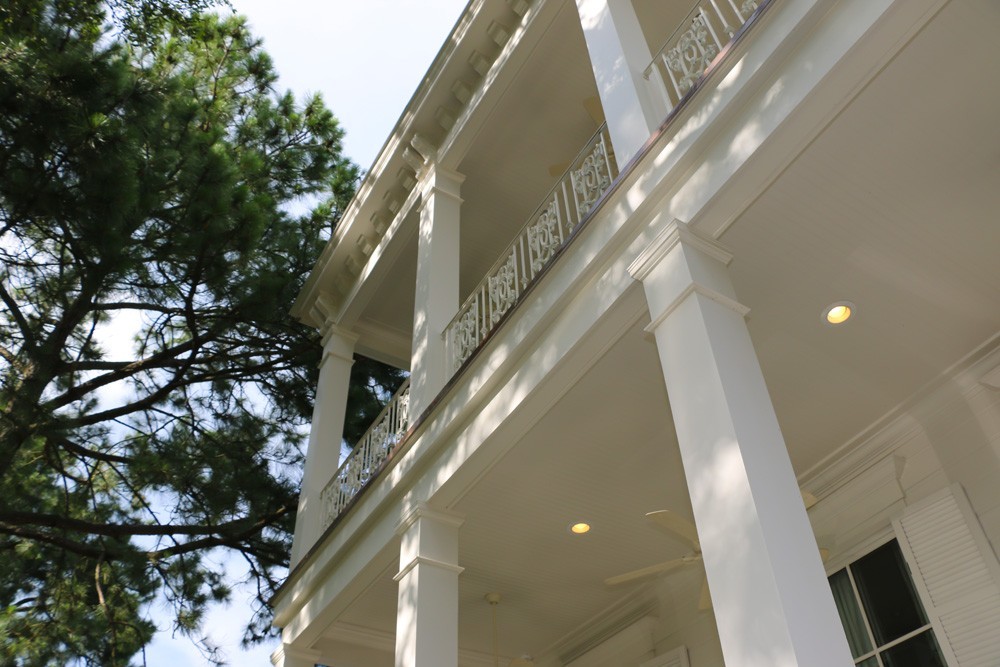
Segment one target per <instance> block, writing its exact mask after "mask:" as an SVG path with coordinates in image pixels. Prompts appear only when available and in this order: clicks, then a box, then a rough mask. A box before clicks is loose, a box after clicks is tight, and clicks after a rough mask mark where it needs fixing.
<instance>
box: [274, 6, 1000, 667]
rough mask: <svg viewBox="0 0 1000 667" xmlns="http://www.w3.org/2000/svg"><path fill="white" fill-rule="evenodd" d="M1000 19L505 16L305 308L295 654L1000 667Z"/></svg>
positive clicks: (291, 661)
mask: <svg viewBox="0 0 1000 667" xmlns="http://www.w3.org/2000/svg"><path fill="white" fill-rule="evenodd" d="M998 34H1000V3H998V2H997V1H996V0H950V1H949V0H769V1H768V0H758V1H757V2H754V1H753V0H746V1H744V0H472V1H471V2H470V3H469V6H468V7H467V8H466V10H465V12H464V14H463V15H462V17H461V19H460V20H459V22H458V23H457V25H456V26H455V28H454V30H453V32H452V33H451V36H450V37H449V38H448V40H447V42H446V43H445V44H444V46H443V47H442V49H441V51H440V53H439V55H438V57H437V59H436V60H435V61H434V64H433V65H432V66H431V69H430V71H429V72H428V73H427V76H426V77H425V78H424V80H423V82H422V83H421V85H420V87H419V88H418V89H417V91H416V92H415V93H414V95H413V98H412V99H411V101H410V103H409V104H408V106H407V107H406V109H404V110H403V113H402V115H401V117H400V120H399V123H398V124H397V125H396V127H395V129H394V130H393V132H392V134H391V135H390V136H389V138H388V139H387V141H386V144H385V146H384V148H383V149H382V152H381V154H380V155H379V157H378V159H377V160H376V162H375V164H374V165H373V166H372V168H371V170H370V172H369V173H368V175H367V176H366V178H365V180H364V182H363V183H362V185H361V187H360V189H359V191H358V194H357V197H356V198H355V199H354V201H353V202H352V203H351V204H350V206H349V207H348V210H347V211H346V214H345V216H344V219H343V221H342V223H341V224H340V226H339V227H338V228H337V230H336V232H335V235H334V238H333V239H332V240H331V242H330V243H329V245H328V246H327V247H326V249H325V251H324V252H323V254H322V256H321V257H320V258H319V260H318V261H317V264H316V267H315V269H314V271H313V273H312V275H311V277H310V279H309V281H308V283H307V285H306V287H305V289H304V290H303V292H302V294H301V296H300V297H299V300H298V302H297V304H296V307H295V312H294V315H295V316H296V317H298V318H299V319H301V320H302V321H303V322H305V323H307V324H309V325H311V326H314V327H317V328H319V329H320V330H321V331H322V332H323V335H324V345H325V352H326V354H325V355H324V361H323V364H322V366H321V370H320V381H319V382H320V384H319V388H318V393H317V402H316V409H315V416H314V421H313V430H312V435H311V439H310V444H309V451H308V458H307V462H306V469H305V479H304V484H303V490H302V497H301V501H300V507H299V510H300V511H299V518H298V524H297V527H296V535H295V545H294V548H293V553H292V570H291V573H290V575H289V578H288V581H287V583H286V584H285V586H284V587H283V589H282V590H281V591H280V592H279V593H278V595H277V596H276V598H275V600H274V603H275V605H276V615H275V623H276V625H277V626H279V627H281V628H282V645H281V647H280V648H279V649H278V650H277V651H276V652H275V654H274V656H273V662H274V664H275V665H279V666H284V667H308V666H312V665H314V664H321V665H328V666H330V667H358V666H365V667H369V666H371V667H380V666H382V665H386V666H391V665H396V666H398V667H456V666H459V665H461V666H469V667H474V666H478V665H483V666H487V665H496V664H499V665H504V666H507V665H522V666H526V665H532V664H533V665H537V666H539V667H543V666H553V667H554V666H560V665H567V666H572V667H640V666H642V667H654V666H660V667H663V666H666V665H671V666H680V665H691V666H692V667H716V666H721V665H727V666H729V667H737V666H738V667H765V666H766V667H775V666H778V667H791V666H793V665H794V666H799V667H832V666H838V667H842V666H847V665H851V664H859V665H863V666H864V667H871V666H874V665H881V666H882V667H912V666H916V667H937V666H942V665H946V666H947V667H968V666H973V665H975V666H982V667H996V666H997V665H1000V566H998V562H997V558H996V551H997V548H998V546H1000V75H998V72H1000V39H998V38H997V35H998ZM399 50H400V57H405V45H399ZM837 305H842V306H846V308H840V309H838V310H835V311H834V312H833V313H832V315H831V317H832V318H833V319H837V317H836V316H837V315H840V317H843V316H845V315H847V314H849V315H850V317H849V319H847V320H846V321H844V322H842V323H840V324H832V323H830V322H828V321H827V315H828V311H830V309H831V308H832V307H834V306H837ZM848 309H849V313H848ZM354 354H362V355H366V356H370V357H373V358H375V359H379V360H381V361H384V362H387V363H390V364H393V365H395V366H396V367H399V368H405V369H407V370H409V372H410V380H409V382H408V384H407V385H405V386H404V388H403V389H402V390H401V392H400V393H399V394H398V395H397V397H396V398H395V399H394V400H393V402H392V403H391V404H390V406H389V407H388V408H387V410H386V412H385V413H384V416H383V417H382V418H380V419H379V420H378V421H377V422H376V423H375V424H373V425H372V429H371V431H370V432H369V434H368V435H367V436H366V437H365V439H364V440H363V441H362V442H361V443H358V444H357V446H356V447H355V449H354V452H353V454H352V455H351V457H350V458H348V460H347V461H346V462H345V463H344V465H343V466H340V467H339V469H338V456H339V452H340V440H341V434H342V426H343V418H344V406H345V397H346V390H347V383H348V376H349V368H350V364H351V359H352V356H353V355H354ZM647 514H650V516H648V517H647ZM579 523H586V524H589V531H588V532H584V533H581V534H577V533H575V532H573V531H572V530H571V529H570V527H571V526H573V525H575V524H579ZM577 530H584V528H583V527H578V528H577ZM703 582H704V583H703ZM495 594H498V595H495ZM497 600H499V603H498V604H496V602H497Z"/></svg>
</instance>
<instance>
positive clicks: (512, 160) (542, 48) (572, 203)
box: [314, 0, 760, 527]
mask: <svg viewBox="0 0 1000 667" xmlns="http://www.w3.org/2000/svg"><path fill="white" fill-rule="evenodd" d="M634 7H635V10H636V16H637V18H638V19H639V21H640V26H641V28H642V33H643V49H644V50H645V51H647V52H648V53H649V54H652V55H650V57H649V62H648V65H646V67H645V69H644V70H643V72H642V74H643V83H642V85H643V86H645V87H646V92H647V93H648V99H649V100H651V101H652V104H654V105H655V106H656V109H657V110H656V111H655V113H656V114H658V115H659V116H661V117H662V118H663V119H664V120H668V119H669V118H670V117H671V115H672V114H674V113H676V111H677V110H678V109H679V108H680V107H682V106H683V105H684V104H686V103H687V101H688V99H689V98H691V97H692V96H693V95H695V94H696V92H697V90H696V84H697V82H698V81H699V80H700V79H701V78H702V77H703V76H704V75H705V74H706V71H707V70H708V69H709V68H710V67H712V65H713V62H716V61H721V60H722V56H723V55H724V51H725V50H726V49H727V47H728V45H729V44H730V43H731V42H732V41H733V40H734V39H736V38H739V37H740V36H741V35H742V34H743V32H745V31H746V30H747V28H748V27H749V25H750V23H752V19H754V18H755V17H756V16H757V15H758V14H759V10H760V8H759V7H758V3H757V2H753V1H752V0H748V1H742V2H739V3H737V2H735V1H734V0H700V2H697V3H692V4H691V5H690V6H686V7H683V8H681V7H680V6H679V5H673V4H671V5H670V6H669V7H668V6H667V5H665V4H663V3H649V2H636V3H635V4H634ZM519 8H523V7H521V5H520V4H519V3H511V4H510V5H509V6H508V7H507V9H506V11H504V9H502V8H501V9H500V10H499V16H498V17H497V18H494V19H492V20H491V22H489V26H490V28H489V29H487V31H486V32H487V37H488V39H490V40H492V44H489V43H487V44H483V43H477V44H476V47H477V48H474V49H473V51H472V55H471V56H470V57H469V58H468V59H467V62H463V63H459V64H457V65H456V64H455V63H454V62H444V63H442V64H440V69H441V70H442V71H441V72H438V74H439V76H440V77H441V79H442V81H444V82H445V83H442V84H440V85H441V86H445V85H446V82H447V81H448V79H449V78H451V79H453V83H452V84H451V85H450V86H447V87H448V88H449V94H448V95H446V96H445V98H444V99H441V100H435V102H437V101H441V104H440V106H438V107H437V109H436V110H435V112H434V113H433V114H432V116H433V119H432V122H427V120H431V119H427V120H425V122H423V123H420V122H415V123H414V125H415V127H414V130H415V132H414V134H413V138H412V140H411V142H410V145H409V146H405V147H404V148H402V149H401V151H400V152H401V155H402V158H401V161H400V165H401V166H400V167H399V168H398V170H396V166H395V165H388V164H387V165H383V173H384V174H385V175H384V176H383V177H382V178H381V179H380V180H378V181H376V182H373V183H366V185H365V186H363V187H362V193H361V196H360V197H359V202H356V204H357V209H356V210H355V211H354V215H355V217H356V218H367V219H368V222H369V224H370V225H371V229H367V227H366V225H365V224H362V223H359V222H358V221H357V220H354V221H353V222H354V225H353V226H354V227H360V228H361V231H360V232H358V234H357V236H356V238H355V239H353V241H352V242H351V241H347V240H346V239H345V240H342V241H341V245H342V246H345V247H343V248H339V249H338V250H339V251H340V252H341V253H342V254H343V256H344V260H343V261H342V262H341V263H339V265H336V266H337V271H339V273H338V272H336V271H333V270H331V273H334V274H335V275H329V276H327V277H326V281H327V282H328V283H329V286H328V287H327V288H326V290H325V291H326V292H327V297H328V298H333V299H335V300H337V301H340V302H342V303H343V306H342V309H341V311H340V313H339V319H340V320H341V322H347V323H348V324H349V328H350V329H352V330H353V331H354V332H356V333H357V334H358V335H359V341H358V348H357V351H358V352H360V353H362V354H365V355H367V356H371V357H373V358H376V359H379V360H381V361H383V362H386V363H389V364H391V365H394V366H396V367H399V368H404V369H410V361H411V355H412V354H413V350H414V345H415V344H414V313H415V311H417V310H418V309H417V308H416V306H417V305H418V304H417V298H418V297H417V288H416V282H417V262H418V261H419V260H418V255H419V252H418V246H419V235H418V233H417V231H418V229H419V228H420V215H421V213H420V197H421V194H420V187H419V185H418V183H417V180H418V178H419V176H420V172H421V168H422V167H423V165H424V164H426V162H427V161H429V160H431V159H433V160H435V161H436V162H437V163H439V164H441V165H444V166H446V167H447V168H448V169H449V170H451V171H453V172H455V173H457V174H458V175H460V177H461V179H462V180H461V199H462V203H461V214H460V217H461V221H462V222H461V224H460V241H459V245H458V256H459V258H458V267H459V269H458V291H459V294H460V295H461V304H460V305H459V306H458V308H457V311H456V312H455V313H454V317H453V318H452V319H451V321H450V323H448V324H447V326H446V327H445V329H444V331H443V332H442V333H441V336H442V337H443V342H444V345H445V348H446V358H445V361H444V365H445V369H444V373H445V376H446V377H450V376H451V375H452V374H454V373H456V372H458V371H459V370H460V369H461V368H462V366H463V364H465V363H466V362H467V361H468V360H469V359H470V357H472V356H473V355H474V354H475V352H476V350H477V349H478V348H480V347H481V346H482V345H484V344H486V343H487V342H488V340H489V339H490V337H491V335H492V334H493V332H494V331H495V330H496V329H497V327H499V326H501V325H502V323H503V321H504V320H505V316H506V315H507V314H508V313H509V312H511V310H512V309H513V308H515V307H516V305H517V303H518V302H519V300H520V299H522V298H523V297H524V295H525V294H526V292H527V291H529V290H530V288H531V286H532V285H533V284H534V283H535V282H537V281H538V280H540V279H541V278H542V277H543V275H544V273H545V272H546V271H547V269H548V267H549V266H550V265H551V264H552V263H553V262H554V261H556V260H557V258H558V256H559V255H560V253H561V252H563V250H564V249H565V248H566V247H567V246H568V244H569V243H570V242H571V240H572V239H573V237H574V236H575V235H576V234H577V233H578V232H579V230H580V228H581V226H582V225H583V224H584V223H585V221H586V219H587V218H588V215H589V214H590V212H591V211H592V210H593V209H594V207H595V205H596V204H597V203H598V202H599V201H600V199H601V197H602V195H603V194H604V193H605V192H606V191H607V190H608V189H609V188H610V187H611V186H612V184H613V183H614V181H615V179H617V178H618V176H619V171H620V169H621V167H622V166H623V165H620V164H619V160H618V159H617V156H616V151H615V148H614V143H613V137H612V135H611V133H610V132H609V130H608V126H607V123H606V122H605V115H604V109H603V106H602V103H601V96H600V94H599V92H600V91H599V90H598V87H597V83H596V82H595V78H594V73H593V71H592V68H591V56H590V55H589V53H588V45H587V43H586V40H585V37H584V33H583V29H582V27H581V19H580V16H579V14H578V12H577V8H576V7H575V6H574V3H572V2H546V3H539V5H536V6H533V7H532V8H531V10H525V13H524V14H518V12H517V10H518V9H519ZM484 11H485V10H484ZM517 21H521V24H520V25H519V26H518V27H517V28H514V27H513V26H514V25H516V24H517ZM515 41H516V42H517V43H516V47H517V48H516V49H514V48H513V47H514V46H515V44H514V43H513V42H515ZM451 46H453V47H454V48H456V50H457V49H458V45H454V44H453V45H451ZM446 52H447V47H446V49H445V51H443V53H446ZM452 55H454V54H452ZM487 56H489V57H492V58H493V62H492V64H491V63H490V62H489V58H488V57H487ZM454 59H455V58H453V60H454ZM449 67H450V68H451V70H450V71H448V68H449ZM445 71H447V74H445ZM432 72H433V68H432ZM470 72H471V74H470ZM477 79H478V82H477ZM477 83H478V85H479V86H480V88H478V89H477V88H476V85H477ZM501 85H503V86H506V87H505V88H504V90H503V94H502V95H499V94H498V95H497V97H496V99H495V100H493V99H490V93H491V90H492V87H495V86H501ZM439 87H440V86H439ZM390 142H391V140H390ZM385 159H386V157H385V156H384V155H383V157H382V158H380V160H382V161H385ZM378 166H379V163H376V167H378ZM394 170H396V171H394ZM380 190H381V191H380ZM380 235H381V238H379V237H380ZM345 241H346V242H345ZM331 265H333V263H331ZM331 291H332V292H333V293H331ZM314 317H315V316H314ZM427 404H428V401H426V400H425V401H424V403H422V404H421V405H420V408H426V406H427ZM410 406H411V404H410V385H409V382H407V383H406V385H405V386H404V387H403V388H402V389H401V390H400V392H399V393H398V394H397V395H396V396H395V397H393V398H392V400H391V401H390V402H389V405H388V406H387V408H386V411H385V412H384V413H383V414H382V415H381V416H380V417H379V418H378V419H377V420H376V421H375V423H374V424H373V425H372V427H371V429H370V431H369V433H368V435H366V436H365V438H363V440H362V441H361V442H360V443H357V444H355V446H354V447H353V449H352V452H351V454H350V456H348V458H347V459H346V460H345V461H344V462H343V464H342V466H341V468H340V469H339V470H338V471H337V472H336V474H333V475H332V477H330V478H329V479H330V481H329V482H328V483H327V484H326V485H325V486H324V488H323V491H322V508H323V509H322V512H323V518H322V526H323V527H326V526H328V525H330V523H331V522H333V521H334V520H335V519H336V517H337V516H339V515H340V514H341V513H342V512H344V511H346V509H347V508H348V507H349V506H350V504H351V502H352V500H353V498H354V496H355V495H357V494H358V493H360V492H361V491H362V490H363V489H364V488H365V487H366V485H367V484H369V483H370V482H371V480H373V479H374V478H375V477H376V476H377V475H378V474H379V472H380V470H382V469H383V468H384V467H386V466H387V465H388V463H389V461H390V460H391V458H392V456H391V455H392V452H393V450H394V449H395V448H397V447H398V446H400V445H401V444H403V443H404V441H405V440H406V433H407V431H408V429H409V428H410V427H411V426H412V424H413V422H414V420H416V419H417V418H418V417H419V416H420V415H419V414H416V413H415V411H414V410H412V409H411V408H410ZM331 472H332V471H331Z"/></svg>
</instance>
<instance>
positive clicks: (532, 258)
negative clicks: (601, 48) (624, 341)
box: [445, 126, 618, 371]
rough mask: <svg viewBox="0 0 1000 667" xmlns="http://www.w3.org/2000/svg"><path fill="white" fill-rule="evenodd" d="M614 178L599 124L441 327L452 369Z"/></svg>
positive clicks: (615, 170)
mask: <svg viewBox="0 0 1000 667" xmlns="http://www.w3.org/2000/svg"><path fill="white" fill-rule="evenodd" d="M617 175H618V167H617V164H616V163H615V159H614V154H613V152H612V150H611V139H610V137H609V136H608V130H607V127H606V126H602V127H601V128H600V129H599V130H598V131H597V133H596V134H595V135H594V136H593V137H592V138H591V139H590V141H588V142H587V145H586V146H585V147H584V149H583V150H582V151H580V153H579V154H578V155H577V157H576V159H575V160H574V161H573V162H572V163H571V165H570V168H569V169H567V170H566V172H565V173H564V174H563V175H562V177H560V179H559V181H558V182H557V183H556V185H555V186H554V187H553V188H552V189H551V190H550V191H549V193H548V194H547V195H546V197H545V199H544V200H543V201H542V203H541V205H539V207H538V208H537V209H535V212H534V213H532V215H531V217H529V218H528V222H527V223H526V224H525V225H524V227H522V228H521V230H520V231H519V232H518V234H517V236H516V237H515V239H514V241H513V242H512V243H511V244H510V245H509V246H508V247H507V249H506V250H505V251H504V252H503V254H501V256H500V259H499V260H498V261H497V263H496V264H494V265H493V268H491V269H490V270H489V272H488V273H487V274H486V277H485V278H483V280H482V282H480V283H479V285H478V286H477V287H476V289H475V290H473V292H472V294H471V295H470V296H469V297H468V298H467V299H466V300H465V303H463V304H462V306H461V307H460V308H459V309H458V314H457V315H456V316H455V317H454V319H452V321H451V323H450V324H449V325H448V327H447V329H445V336H446V339H445V341H446V346H447V350H448V356H447V358H448V361H449V363H450V365H451V370H452V371H454V370H457V369H458V367H459V366H461V365H462V363H464V362H465V360H466V359H468V358H469V356H470V355H471V354H472V352H473V351H474V350H475V349H476V348H477V347H479V344H480V343H481V342H482V341H483V340H484V339H485V338H486V336H487V335H489V333H490V332H491V331H492V330H493V328H494V327H495V326H496V325H497V323H498V322H499V321H500V318H502V317H503V316H504V315H505V314H506V313H507V311H508V310H510V308H511V306H513V305H514V304H515V303H516V302H517V300H518V298H520V296H521V294H522V293H523V292H524V290H525V289H526V288H527V287H528V285H529V284H530V283H531V281H532V280H534V279H535V277H536V276H537V275H538V274H539V273H540V272H541V271H542V269H543V268H545V266H546V265H547V264H548V263H549V262H550V261H551V260H552V258H553V257H554V256H555V254H556V252H557V251H558V250H559V249H560V248H561V247H562V246H563V244H565V243H566V241H567V239H569V236H570V233H571V232H572V231H573V230H574V229H576V227H577V225H579V224H580V222H581V221H583V219H584V218H586V217H587V214H588V213H590V209H592V208H593V207H594V204H595V203H596V202H597V200H598V199H600V197H601V195H602V194H604V191H605V190H607V189H608V187H610V185H611V182H612V181H613V180H614V179H615V177H616V176H617Z"/></svg>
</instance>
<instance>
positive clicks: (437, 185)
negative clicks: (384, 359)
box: [410, 164, 465, 418]
mask: <svg viewBox="0 0 1000 667" xmlns="http://www.w3.org/2000/svg"><path fill="white" fill-rule="evenodd" d="M463 180H465V177H464V176H462V175H461V174H457V173H455V172H450V171H447V170H445V169H443V168H441V167H439V166H437V165H434V164H431V165H430V166H429V167H428V169H427V172H426V173H425V174H424V177H423V179H422V192H421V206H420V237H419V239H418V242H417V289H416V297H415V303H414V312H413V359H412V363H411V365H410V414H411V415H412V416H413V418H416V417H419V416H420V414H421V413H423V411H424V410H425V409H427V407H428V406H429V405H430V404H431V401H433V400H434V397H435V396H437V394H438V392H439V391H441V389H442V388H444V385H445V383H446V382H447V381H448V379H449V377H450V375H449V373H448V372H447V371H448V369H447V364H446V357H445V341H444V330H445V327H447V326H448V323H449V322H451V319H452V318H453V317H455V314H456V313H457V312H458V306H459V303H458V298H459V293H458V271H459V256H458V253H459V243H458V242H459V208H460V207H461V204H462V199H461V197H459V192H460V188H461V185H462V181H463Z"/></svg>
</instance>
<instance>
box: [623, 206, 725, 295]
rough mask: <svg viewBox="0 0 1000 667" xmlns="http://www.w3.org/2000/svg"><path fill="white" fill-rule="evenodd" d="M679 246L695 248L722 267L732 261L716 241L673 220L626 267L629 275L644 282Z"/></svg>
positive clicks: (685, 224)
mask: <svg viewBox="0 0 1000 667" xmlns="http://www.w3.org/2000/svg"><path fill="white" fill-rule="evenodd" d="M681 244H687V245H689V246H691V247H693V248H697V249H698V250H700V251H701V252H703V253H705V254H706V255H708V256H709V257H712V258H714V259H716V260H718V261H719V262H721V263H722V265H723V266H729V263H730V262H732V261H733V254H732V253H731V252H729V251H728V250H726V249H725V248H724V247H723V246H722V245H721V244H720V243H719V242H718V241H716V240H715V239H713V238H709V237H707V236H703V235H702V234H701V233H699V232H697V231H695V230H694V229H692V228H691V227H689V226H688V224H687V223H686V222H682V221H681V220H678V219H676V218H674V219H673V220H671V221H670V222H669V223H668V224H667V226H666V227H665V228H664V229H663V231H661V232H660V233H659V234H657V235H656V238H654V239H653V240H652V242H651V243H650V244H649V245H648V246H646V249H645V250H643V251H642V252H641V253H639V256H638V257H636V258H635V260H633V261H632V263H631V264H630V265H629V267H628V272H629V275H631V276H632V277H633V278H635V279H636V280H638V281H640V282H641V281H644V280H645V279H646V277H647V276H649V274H650V273H651V272H652V271H653V269H655V268H656V266H657V265H658V264H659V263H660V261H661V260H662V259H663V258H664V257H666V256H667V255H669V254H670V253H671V251H673V250H674V249H675V248H677V247H678V246H680V245H681Z"/></svg>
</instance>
